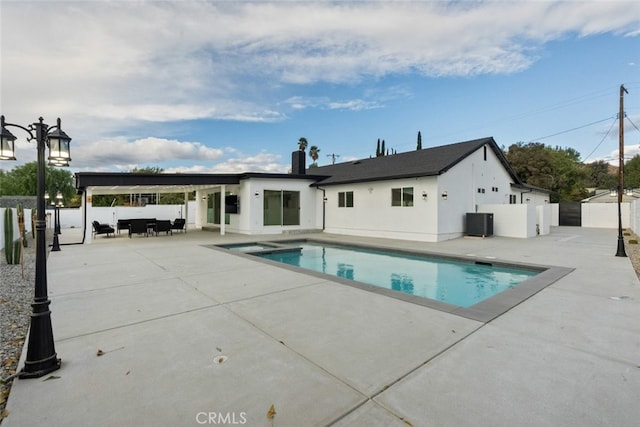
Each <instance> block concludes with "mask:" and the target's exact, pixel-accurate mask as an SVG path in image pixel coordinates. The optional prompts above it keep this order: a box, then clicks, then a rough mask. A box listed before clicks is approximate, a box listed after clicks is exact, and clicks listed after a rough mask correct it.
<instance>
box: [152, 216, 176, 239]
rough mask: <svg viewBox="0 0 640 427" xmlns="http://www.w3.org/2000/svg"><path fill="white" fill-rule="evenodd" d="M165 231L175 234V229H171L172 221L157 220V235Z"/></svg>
mask: <svg viewBox="0 0 640 427" xmlns="http://www.w3.org/2000/svg"><path fill="white" fill-rule="evenodd" d="M162 231H164V232H165V233H167V235H169V233H171V234H172V235H173V231H171V221H169V220H168V219H167V220H160V219H159V220H156V236H157V235H158V233H160V232H162Z"/></svg>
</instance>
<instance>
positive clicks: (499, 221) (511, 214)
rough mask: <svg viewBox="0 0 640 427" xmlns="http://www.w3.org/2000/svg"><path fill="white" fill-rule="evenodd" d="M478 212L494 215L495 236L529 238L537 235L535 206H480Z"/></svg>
mask: <svg viewBox="0 0 640 427" xmlns="http://www.w3.org/2000/svg"><path fill="white" fill-rule="evenodd" d="M478 212H483V213H492V214H493V235H494V236H501V237H519V238H529V237H535V236H536V235H537V230H536V224H537V220H536V207H535V206H534V205H531V204H519V205H505V204H502V205H479V206H478Z"/></svg>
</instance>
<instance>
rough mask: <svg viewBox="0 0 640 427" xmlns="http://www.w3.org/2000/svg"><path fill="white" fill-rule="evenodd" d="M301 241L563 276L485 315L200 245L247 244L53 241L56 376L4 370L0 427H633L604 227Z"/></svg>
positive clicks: (628, 309)
mask: <svg viewBox="0 0 640 427" xmlns="http://www.w3.org/2000/svg"><path fill="white" fill-rule="evenodd" d="M61 237H62V241H63V243H65V242H67V243H68V242H69V241H71V240H73V231H72V230H63V235H62V236H61ZM280 237H281V236H280ZM289 237H290V236H289ZM296 237H300V236H296ZM313 237H322V238H326V239H329V240H348V241H360V242H368V243H372V244H381V243H383V244H384V245H386V246H397V247H402V248H411V249H421V250H427V251H432V252H441V253H449V254H458V255H474V256H477V257H480V258H486V257H490V258H491V259H493V258H497V259H499V260H505V261H515V262H526V263H532V264H547V265H558V266H564V267H571V268H575V270H574V271H573V272H571V273H570V274H568V275H567V276H565V277H563V278H562V279H560V280H559V281H557V282H556V283H554V284H552V285H551V286H549V287H548V288H546V289H544V290H543V291H541V292H539V293H538V294H536V295H534V296H533V297H531V298H530V299H528V300H527V301H525V302H524V303H522V304H520V305H518V306H516V307H515V308H513V309H512V310H511V311H509V312H507V313H505V314H504V315H502V316H500V317H498V318H496V319H495V320H493V321H491V322H489V323H486V324H485V323H481V322H478V321H475V320H469V319H466V318H462V317H458V316H456V315H453V314H448V313H444V312H441V311H437V310H434V309H432V308H428V307H423V306H420V305H415V304H411V303H409V302H404V301H400V300H397V299H394V298H389V297H386V296H383V295H379V294H376V293H372V292H367V291H364V290H360V289H356V288H353V287H350V286H345V285H342V284H339V283H336V282H333V281H331V280H326V279H322V278H318V277H314V276H311V275H307V274H303V273H299V272H294V271H290V270H286V269H283V268H279V267H274V266H271V265H267V264H265V263H261V262H257V261H254V260H251V259H247V258H244V257H240V256H237V255H234V254H230V253H225V252H223V251H219V250H212V249H210V248H207V247H205V246H203V245H211V244H219V243H223V242H224V243H228V242H236V241H255V240H257V239H252V238H251V237H248V236H239V235H227V236H224V237H220V236H219V235H217V234H216V233H211V232H197V231H191V232H189V233H187V234H175V235H173V236H162V235H161V236H157V237H149V238H145V237H134V238H132V239H128V238H127V237H126V236H125V235H120V236H118V237H116V238H104V237H102V236H100V237H99V238H98V239H96V241H94V243H92V244H91V245H69V246H66V245H65V246H63V247H62V251H60V252H52V253H51V254H50V255H49V261H48V268H49V294H50V298H51V301H52V303H51V310H52V321H53V328H54V335H55V340H56V351H57V353H58V355H59V357H61V358H62V361H63V364H62V368H61V369H60V370H58V371H56V372H54V373H53V374H51V375H47V376H45V377H43V378H40V379H29V380H16V381H15V382H14V385H13V388H12V391H11V395H10V398H9V402H8V405H7V410H8V411H9V416H8V418H6V419H5V420H4V421H3V423H2V426H3V427H19V426H36V425H42V426H44V425H46V426H197V425H248V426H322V425H338V426H405V427H406V425H413V426H427V425H429V426H516V425H517V426H589V425H593V426H596V425H598V426H600V425H611V426H637V425H638V420H639V419H640V405H639V404H638V399H639V396H640V283H639V282H638V279H637V277H636V275H635V273H634V271H633V269H632V266H631V263H630V261H629V259H627V258H619V257H615V256H614V254H615V252H616V242H617V240H616V239H617V233H616V231H615V230H608V229H581V228H564V227H559V228H554V229H553V230H552V234H551V235H548V236H541V237H537V238H533V239H528V240H524V239H508V238H498V237H494V238H488V239H466V238H462V239H456V240H453V241H448V242H443V243H438V244H426V243H416V242H402V241H390V240H376V239H364V238H362V239H361V238H348V239H346V238H344V237H339V236H326V235H322V234H314V235H313ZM272 238H273V236H263V237H262V239H264V240H269V239H272ZM76 240H79V238H78V239H76ZM98 350H101V351H102V352H103V353H104V354H103V355H101V356H98V355H97V352H98ZM24 353H26V351H25V352H23V357H24ZM21 366H22V363H21ZM271 405H273V406H274V408H275V411H276V414H275V416H274V417H273V419H269V418H268V417H267V412H268V411H269V408H270V407H271Z"/></svg>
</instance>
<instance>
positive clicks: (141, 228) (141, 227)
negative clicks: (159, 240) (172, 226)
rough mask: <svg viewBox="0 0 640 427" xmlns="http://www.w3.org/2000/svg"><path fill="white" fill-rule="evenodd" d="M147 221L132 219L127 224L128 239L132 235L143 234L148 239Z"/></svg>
mask: <svg viewBox="0 0 640 427" xmlns="http://www.w3.org/2000/svg"><path fill="white" fill-rule="evenodd" d="M147 223H148V221H147V220H146V219H132V220H130V222H129V238H131V235H132V234H133V233H136V234H144V235H145V236H146V237H149V228H148V227H147Z"/></svg>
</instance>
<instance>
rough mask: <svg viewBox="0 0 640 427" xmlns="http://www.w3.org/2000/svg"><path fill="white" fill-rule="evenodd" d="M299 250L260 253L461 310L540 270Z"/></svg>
mask: <svg viewBox="0 0 640 427" xmlns="http://www.w3.org/2000/svg"><path fill="white" fill-rule="evenodd" d="M295 246H296V247H300V248H302V250H300V251H292V252H277V253H269V252H267V253H256V254H255V255H256V256H259V257H261V258H265V259H269V260H272V261H277V262H281V263H284V264H288V265H293V266H296V267H300V268H304V269H308V270H313V271H316V272H319V273H325V274H330V275H333V276H336V277H341V278H344V279H348V280H355V281H358V282H363V283H367V284H370V285H373V286H378V287H381V288H385V289H389V290H393V291H397V292H403V293H406V294H410V295H415V296H418V297H422V298H430V299H434V300H437V301H442V302H445V303H447V304H453V305H457V306H460V307H471V306H472V305H474V304H477V303H478V302H480V301H483V300H485V299H487V298H490V297H492V296H494V295H496V294H498V293H500V292H502V291H504V290H506V289H510V288H512V287H514V286H516V285H518V284H519V283H521V282H523V281H525V280H527V279H529V278H530V277H533V276H535V275H536V274H538V273H539V272H540V271H534V270H530V269H522V268H513V267H502V266H494V265H492V264H491V263H484V262H469V261H455V260H451V259H444V258H432V257H425V256H420V255H414V254H405V253H394V252H389V251H381V250H375V249H366V248H358V247H347V246H336V245H331V244H325V243H315V242H299V243H295Z"/></svg>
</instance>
